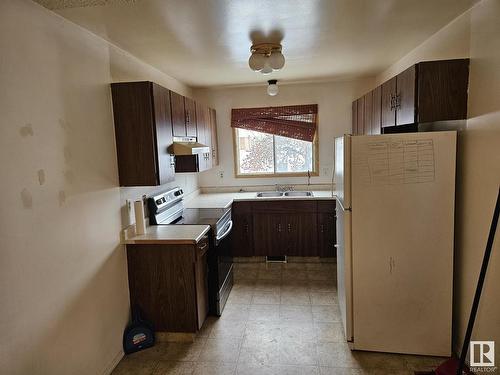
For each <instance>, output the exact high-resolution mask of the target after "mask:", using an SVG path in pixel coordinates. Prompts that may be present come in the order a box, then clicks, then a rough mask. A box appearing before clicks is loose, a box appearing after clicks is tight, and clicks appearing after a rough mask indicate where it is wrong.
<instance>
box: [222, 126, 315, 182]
mask: <svg viewBox="0 0 500 375" xmlns="http://www.w3.org/2000/svg"><path fill="white" fill-rule="evenodd" d="M232 130H233V158H234V176H235V177H236V178H267V177H305V176H307V172H281V173H280V172H276V170H274V172H272V173H265V172H264V173H240V172H239V171H240V166H239V160H240V149H239V147H238V140H237V138H238V137H237V131H238V128H232ZM270 135H273V134H270ZM273 137H274V135H273ZM274 147H275V145H274V141H273V152H274V151H275V149H274ZM312 155H313V170H312V171H310V175H311V176H315V177H317V176H319V142H318V125H316V134H314V139H313V141H312Z"/></svg>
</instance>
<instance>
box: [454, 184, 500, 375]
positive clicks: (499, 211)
mask: <svg viewBox="0 0 500 375" xmlns="http://www.w3.org/2000/svg"><path fill="white" fill-rule="evenodd" d="M499 214H500V189H499V190H498V196H497V204H496V206H495V211H494V212H493V220H492V221H491V227H490V234H489V235H488V242H487V243H486V250H485V251H484V257H483V264H482V265H481V271H480V272H479V280H478V282H477V287H476V293H475V294H474V301H473V302H472V308H471V311H470V317H469V323H468V324H467V331H466V332H465V338H464V343H463V346H462V352H461V353H460V362H459V364H458V370H457V375H462V370H463V368H464V364H465V357H466V356H467V349H468V348H469V342H470V338H471V336H472V328H474V321H475V320H476V313H477V309H478V307H479V299H480V298H481V292H482V290H483V284H484V278H485V277H486V270H487V268H488V262H489V260H490V255H491V249H492V247H493V240H494V238H495V232H496V230H497V224H498V216H499ZM471 355H473V353H471Z"/></svg>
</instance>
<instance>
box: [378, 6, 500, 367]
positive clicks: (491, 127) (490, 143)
mask: <svg viewBox="0 0 500 375" xmlns="http://www.w3.org/2000/svg"><path fill="white" fill-rule="evenodd" d="M463 57H470V59H471V65H470V76H469V103H468V120H467V128H466V130H465V131H462V132H461V133H460V135H459V153H458V171H457V172H458V177H457V194H456V199H457V201H456V208H457V211H456V227H455V232H456V236H455V237H456V238H455V242H456V252H455V257H456V258H455V298H454V330H455V332H454V336H455V340H454V348H455V350H459V349H460V347H461V344H462V340H463V337H464V333H465V329H466V326H467V320H468V317H469V313H470V307H471V303H472V299H473V294H474V290H475V286H476V283H477V277H478V274H479V269H480V267H481V261H482V257H483V253H484V248H485V245H486V239H487V236H488V231H489V226H490V222H491V217H492V211H493V208H494V204H495V199H496V195H497V192H498V188H499V185H500V2H499V1H498V0H483V1H481V2H480V3H478V4H477V5H476V6H474V7H473V8H472V9H471V10H469V11H468V12H466V13H464V14H463V15H462V16H460V17H458V18H457V19H456V20H454V21H453V22H451V23H450V24H449V25H447V26H446V27H445V28H443V29H442V30H440V31H439V32H438V33H436V34H435V35H433V36H432V37H431V38H429V39H428V40H427V41H425V42H424V43H423V44H422V45H420V46H419V47H417V48H416V49H415V50H413V51H411V52H410V53H409V54H408V55H407V56H405V57H404V58H402V59H401V60H400V61H398V62H396V63H395V64H394V65H393V66H391V67H390V68H389V69H387V71H385V72H383V73H382V74H380V75H379V76H378V77H377V78H376V81H377V83H381V82H383V81H384V80H386V79H387V78H390V77H392V76H394V75H395V74H397V73H398V72H400V71H402V70H404V69H406V68H407V67H408V66H410V65H412V64H414V63H416V62H419V61H423V60H437V59H448V58H463ZM499 296H500V230H497V239H496V241H495V245H494V248H493V254H492V257H491V260H490V267H489V269H488V274H487V277H486V281H485V285H484V290H483V295H482V299H481V304H480V308H479V312H478V316H477V320H476V324H475V328H474V333H473V338H475V339H477V340H495V341H496V342H497V343H499V342H500V299H499ZM497 345H498V344H497ZM498 365H499V363H498V352H497V366H498Z"/></svg>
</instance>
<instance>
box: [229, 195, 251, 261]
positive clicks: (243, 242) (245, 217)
mask: <svg viewBox="0 0 500 375" xmlns="http://www.w3.org/2000/svg"><path fill="white" fill-rule="evenodd" d="M231 216H232V220H233V230H232V232H231V249H232V252H233V254H235V255H236V254H237V255H236V256H242V257H250V256H254V255H255V254H254V251H253V249H254V247H253V218H252V205H251V202H234V203H233V206H232V209H231Z"/></svg>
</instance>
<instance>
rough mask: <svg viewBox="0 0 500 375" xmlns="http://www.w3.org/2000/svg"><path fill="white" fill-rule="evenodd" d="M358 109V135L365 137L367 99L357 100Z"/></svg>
mask: <svg viewBox="0 0 500 375" xmlns="http://www.w3.org/2000/svg"><path fill="white" fill-rule="evenodd" d="M357 102H358V104H357V109H358V116H357V117H358V119H357V121H358V131H357V134H358V135H363V134H364V133H365V98H364V97H361V98H359V99H358V100H357Z"/></svg>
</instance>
